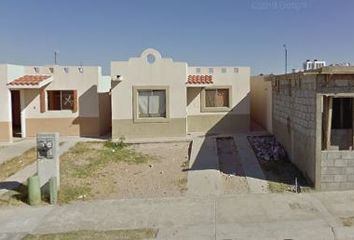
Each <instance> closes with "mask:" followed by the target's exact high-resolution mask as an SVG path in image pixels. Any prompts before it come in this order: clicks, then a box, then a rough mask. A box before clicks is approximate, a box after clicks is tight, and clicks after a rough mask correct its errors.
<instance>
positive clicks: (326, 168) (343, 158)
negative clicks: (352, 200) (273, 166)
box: [321, 151, 354, 190]
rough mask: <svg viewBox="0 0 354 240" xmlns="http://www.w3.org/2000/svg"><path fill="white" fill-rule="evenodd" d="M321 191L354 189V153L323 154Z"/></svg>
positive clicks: (328, 152) (336, 152)
mask: <svg viewBox="0 0 354 240" xmlns="http://www.w3.org/2000/svg"><path fill="white" fill-rule="evenodd" d="M321 159H322V161H321V190H349V189H354V152H353V151H322V152H321Z"/></svg>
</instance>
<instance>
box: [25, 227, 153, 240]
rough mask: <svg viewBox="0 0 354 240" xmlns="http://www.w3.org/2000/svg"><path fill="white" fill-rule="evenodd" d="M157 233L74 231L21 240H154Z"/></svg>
mask: <svg viewBox="0 0 354 240" xmlns="http://www.w3.org/2000/svg"><path fill="white" fill-rule="evenodd" d="M157 233H158V231H157V230H155V229H129V230H111V231H76V232H67V233H51V234H42V235H41V234H36V235H32V234H30V235H27V236H25V237H24V238H23V240H69V239H76V240H97V239H103V240H143V239H144V240H146V239H156V237H157Z"/></svg>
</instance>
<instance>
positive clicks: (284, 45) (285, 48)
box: [283, 44, 288, 74]
mask: <svg viewBox="0 0 354 240" xmlns="http://www.w3.org/2000/svg"><path fill="white" fill-rule="evenodd" d="M283 48H284V51H285V74H287V73H288V48H287V47H286V44H283Z"/></svg>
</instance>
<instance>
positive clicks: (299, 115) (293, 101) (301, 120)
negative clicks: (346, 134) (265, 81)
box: [272, 74, 316, 184]
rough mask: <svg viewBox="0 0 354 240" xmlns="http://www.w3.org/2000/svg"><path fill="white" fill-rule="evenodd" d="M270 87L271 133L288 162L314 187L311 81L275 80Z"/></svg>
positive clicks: (297, 77)
mask: <svg viewBox="0 0 354 240" xmlns="http://www.w3.org/2000/svg"><path fill="white" fill-rule="evenodd" d="M272 85H273V91H272V96H273V114H272V115H273V117H272V122H273V133H274V135H275V136H276V138H277V139H278V141H279V142H281V143H282V144H283V145H284V147H285V148H286V150H287V152H288V154H289V158H290V160H291V161H292V162H293V163H294V164H295V165H296V166H297V167H298V168H299V169H300V170H301V171H302V172H303V174H304V176H305V177H306V178H308V180H310V181H311V182H312V184H314V183H315V179H316V164H315V162H316V158H315V153H316V150H315V144H316V141H315V140H316V114H315V113H316V92H315V87H316V84H315V78H313V77H311V76H303V75H300V74H288V75H285V76H277V77H276V78H275V79H273V80H272Z"/></svg>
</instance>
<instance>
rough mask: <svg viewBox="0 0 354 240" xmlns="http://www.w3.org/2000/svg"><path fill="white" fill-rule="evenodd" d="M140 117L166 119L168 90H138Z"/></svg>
mask: <svg viewBox="0 0 354 240" xmlns="http://www.w3.org/2000/svg"><path fill="white" fill-rule="evenodd" d="M138 117H139V118H165V117H166V90H138Z"/></svg>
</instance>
